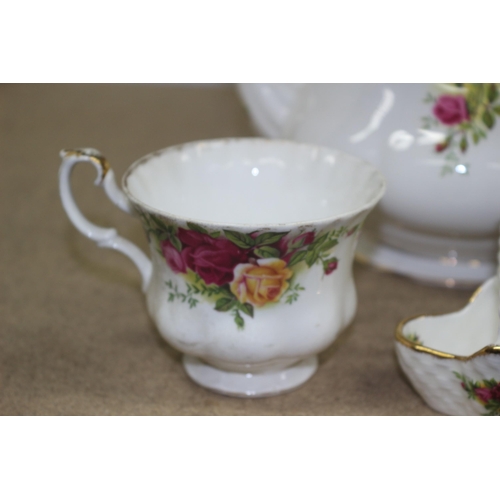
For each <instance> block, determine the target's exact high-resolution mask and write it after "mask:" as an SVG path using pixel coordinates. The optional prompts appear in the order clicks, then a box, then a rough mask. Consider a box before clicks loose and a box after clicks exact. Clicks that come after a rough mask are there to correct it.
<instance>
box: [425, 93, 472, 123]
mask: <svg viewBox="0 0 500 500" xmlns="http://www.w3.org/2000/svg"><path fill="white" fill-rule="evenodd" d="M432 112H433V113H434V116H435V117H436V118H437V119H438V120H439V121H440V122H441V123H444V124H445V125H458V124H459V123H462V122H464V121H468V120H469V112H468V111H467V101H466V100H465V97H464V96H462V95H442V96H440V97H439V98H438V99H437V101H436V104H435V105H434V108H433V109H432Z"/></svg>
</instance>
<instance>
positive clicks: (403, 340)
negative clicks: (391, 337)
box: [395, 285, 500, 361]
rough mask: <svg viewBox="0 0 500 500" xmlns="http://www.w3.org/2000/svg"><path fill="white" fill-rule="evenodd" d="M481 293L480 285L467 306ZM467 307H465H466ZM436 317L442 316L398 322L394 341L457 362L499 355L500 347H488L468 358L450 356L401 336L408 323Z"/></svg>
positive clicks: (425, 315) (412, 318) (436, 315)
mask: <svg viewBox="0 0 500 500" xmlns="http://www.w3.org/2000/svg"><path fill="white" fill-rule="evenodd" d="M482 291H483V286H482V285H481V286H480V287H479V288H478V289H477V290H476V291H475V292H474V293H473V294H472V296H471V297H470V299H469V300H468V302H467V305H469V304H471V303H472V302H474V301H475V300H476V298H477V296H478V295H479V294H480V293H481V292H482ZM467 305H466V306H465V307H467ZM463 309H465V308H463ZM463 309H462V310H463ZM451 314H453V313H451ZM438 316H442V314H418V315H416V316H410V317H409V318H405V319H403V320H402V321H400V322H399V323H398V326H397V327H396V334H395V337H396V341H397V342H399V343H400V344H403V345H404V346H405V347H409V348H410V349H413V350H414V351H417V352H424V353H426V354H431V355H432V356H436V357H437V358H441V359H457V360H459V361H468V360H470V359H473V358H476V357H478V356H484V355H485V354H500V345H488V346H485V347H483V348H482V349H480V350H479V351H476V352H475V353H473V354H471V355H470V356H460V355H458V354H451V353H449V352H444V351H439V350H437V349H432V348H431V347H426V346H423V345H419V344H418V343H417V342H413V341H411V340H410V339H408V338H406V337H405V336H404V335H403V329H404V327H405V326H406V324H407V323H409V322H410V321H413V320H416V319H420V318H435V317H438Z"/></svg>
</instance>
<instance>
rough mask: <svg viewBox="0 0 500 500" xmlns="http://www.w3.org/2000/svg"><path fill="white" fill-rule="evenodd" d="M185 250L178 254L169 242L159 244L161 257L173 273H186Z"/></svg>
mask: <svg viewBox="0 0 500 500" xmlns="http://www.w3.org/2000/svg"><path fill="white" fill-rule="evenodd" d="M186 250H187V249H184V250H183V251H182V252H179V251H178V250H177V248H175V247H174V246H173V245H172V243H170V241H162V242H161V251H162V253H163V256H164V257H165V260H166V261H167V264H168V265H169V266H170V269H172V271H173V272H174V273H185V272H186V271H187V266H186V256H187V252H186Z"/></svg>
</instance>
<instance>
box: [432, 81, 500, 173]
mask: <svg viewBox="0 0 500 500" xmlns="http://www.w3.org/2000/svg"><path fill="white" fill-rule="evenodd" d="M436 88H437V89H438V91H437V92H431V93H429V94H428V95H427V97H426V99H425V102H427V103H430V104H432V116H426V117H424V118H423V128H424V129H426V130H432V131H433V132H440V133H442V137H443V138H442V140H441V141H440V142H438V144H436V145H435V146H434V147H435V151H436V152H437V153H438V154H441V153H442V154H443V155H444V158H445V164H444V166H443V168H442V174H443V175H445V174H449V173H453V172H454V171H455V167H456V165H457V163H459V162H461V159H460V156H459V155H460V153H461V154H465V153H466V152H467V150H468V149H469V147H470V146H471V144H472V145H476V144H478V143H479V142H480V141H481V140H484V139H486V138H487V134H488V131H489V130H491V129H492V128H493V127H494V126H495V122H496V118H495V115H497V116H498V115H500V84H498V83H452V84H439V85H437V86H436ZM462 163H463V162H462ZM468 168H469V165H467V164H464V167H463V171H462V172H461V173H466V172H467V171H468Z"/></svg>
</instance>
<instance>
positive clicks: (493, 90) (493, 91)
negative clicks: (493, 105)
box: [488, 83, 498, 102]
mask: <svg viewBox="0 0 500 500" xmlns="http://www.w3.org/2000/svg"><path fill="white" fill-rule="evenodd" d="M497 97H498V89H497V86H496V85H495V84H494V83H491V84H490V86H489V87H488V101H490V102H495V101H496V99H497Z"/></svg>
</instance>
